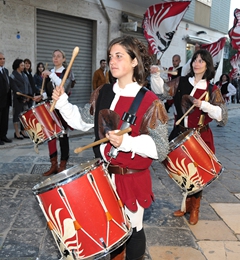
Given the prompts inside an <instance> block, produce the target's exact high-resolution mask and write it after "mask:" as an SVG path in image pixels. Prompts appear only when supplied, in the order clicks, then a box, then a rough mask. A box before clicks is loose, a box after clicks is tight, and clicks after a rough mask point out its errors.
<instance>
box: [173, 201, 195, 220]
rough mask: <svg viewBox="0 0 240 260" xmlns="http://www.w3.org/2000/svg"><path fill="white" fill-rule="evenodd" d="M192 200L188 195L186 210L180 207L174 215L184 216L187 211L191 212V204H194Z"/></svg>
mask: <svg viewBox="0 0 240 260" xmlns="http://www.w3.org/2000/svg"><path fill="white" fill-rule="evenodd" d="M191 201H192V197H188V198H187V199H186V212H183V211H181V210H180V209H179V210H177V211H175V212H173V215H174V216H175V217H182V216H184V215H185V213H190V212H191V204H192V203H191Z"/></svg>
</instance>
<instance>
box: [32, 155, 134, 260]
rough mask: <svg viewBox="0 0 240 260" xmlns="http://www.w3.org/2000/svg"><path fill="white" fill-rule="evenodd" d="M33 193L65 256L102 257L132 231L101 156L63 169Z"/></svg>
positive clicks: (34, 189) (73, 257)
mask: <svg viewBox="0 0 240 260" xmlns="http://www.w3.org/2000/svg"><path fill="white" fill-rule="evenodd" d="M33 193H34V194H35V195H36V197H37V199H38V202H39V205H40V207H41V209H42V211H43V213H44V215H45V218H46V220H47V223H48V226H49V229H50V230H51V232H52V235H53V237H54V239H55V241H56V244H57V246H58V248H59V251H60V252H61V254H62V257H63V259H71V260H74V259H87V258H89V257H94V258H91V259H99V258H101V257H103V256H105V255H107V254H109V253H110V252H112V251H114V250H115V249H117V248H118V247H120V246H121V245H122V244H124V243H125V242H126V240H127V239H128V238H129V237H130V235H131V233H132V229H131V225H130V222H129V220H128V218H127V217H126V215H125V213H124V209H123V205H122V202H121V200H120V198H119V197H118V195H117V193H116V192H115V190H114V189H113V185H112V181H111V178H110V177H109V174H108V173H107V171H105V168H104V165H103V164H102V162H101V161H100V160H93V161H90V162H87V163H84V164H80V165H77V166H73V167H72V168H70V169H67V170H64V171H62V172H60V173H58V174H57V175H55V176H53V177H51V178H48V179H46V180H45V181H43V182H41V183H39V184H37V185H36V186H34V187H33ZM64 257H65V258H64Z"/></svg>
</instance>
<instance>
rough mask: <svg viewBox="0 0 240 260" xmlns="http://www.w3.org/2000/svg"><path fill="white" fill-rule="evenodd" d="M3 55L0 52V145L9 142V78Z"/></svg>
mask: <svg viewBox="0 0 240 260" xmlns="http://www.w3.org/2000/svg"><path fill="white" fill-rule="evenodd" d="M4 65H5V57H4V54H3V53H2V52H0V100H1V102H0V145H4V143H5V142H6V143H11V142H12V140H10V139H8V138H7V132H8V118H9V107H10V106H11V105H12V99H11V89H10V79H9V74H8V70H7V69H6V68H4Z"/></svg>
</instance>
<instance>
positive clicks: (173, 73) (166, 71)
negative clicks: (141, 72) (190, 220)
mask: <svg viewBox="0 0 240 260" xmlns="http://www.w3.org/2000/svg"><path fill="white" fill-rule="evenodd" d="M158 71H159V72H161V73H167V74H171V75H174V76H176V75H177V74H178V72H177V71H171V70H158Z"/></svg>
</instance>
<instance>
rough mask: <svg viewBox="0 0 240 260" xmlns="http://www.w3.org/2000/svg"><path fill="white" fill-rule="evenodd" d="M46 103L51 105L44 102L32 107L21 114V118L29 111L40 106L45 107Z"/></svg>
mask: <svg viewBox="0 0 240 260" xmlns="http://www.w3.org/2000/svg"><path fill="white" fill-rule="evenodd" d="M46 103H49V104H50V102H49V101H42V102H40V103H38V104H36V105H35V106H31V107H29V108H28V109H27V110H25V111H23V112H21V113H20V114H19V116H22V115H24V114H26V113H27V112H28V111H30V110H33V109H34V108H36V107H39V106H41V105H44V104H46Z"/></svg>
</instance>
